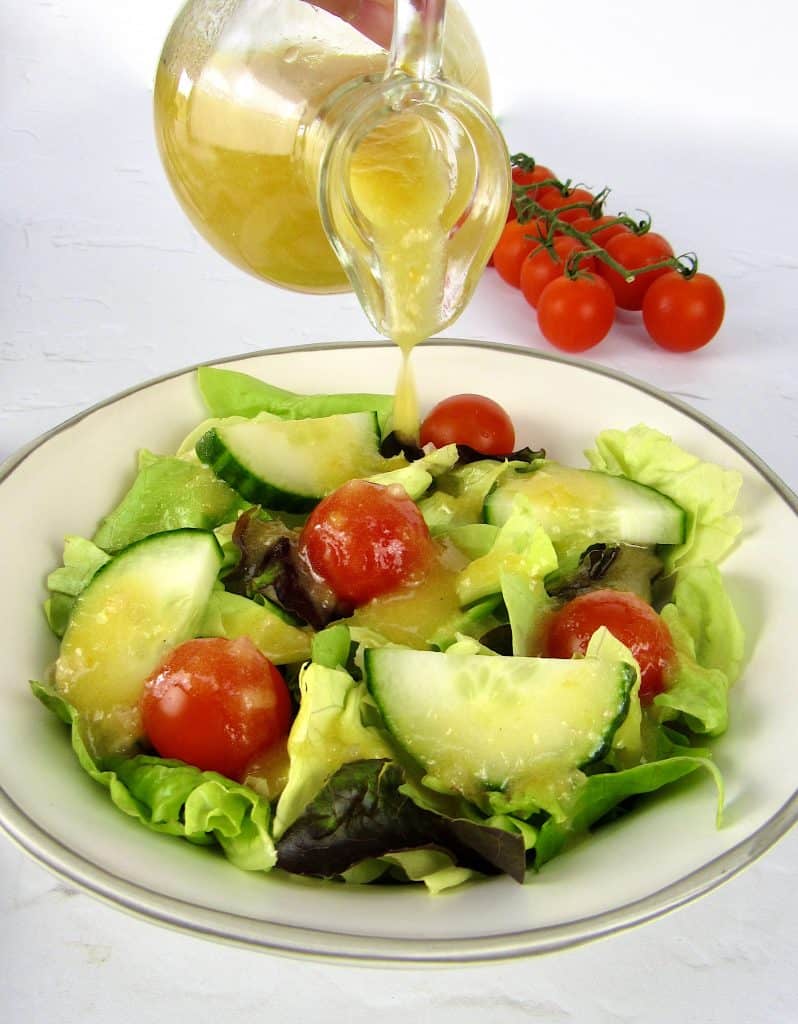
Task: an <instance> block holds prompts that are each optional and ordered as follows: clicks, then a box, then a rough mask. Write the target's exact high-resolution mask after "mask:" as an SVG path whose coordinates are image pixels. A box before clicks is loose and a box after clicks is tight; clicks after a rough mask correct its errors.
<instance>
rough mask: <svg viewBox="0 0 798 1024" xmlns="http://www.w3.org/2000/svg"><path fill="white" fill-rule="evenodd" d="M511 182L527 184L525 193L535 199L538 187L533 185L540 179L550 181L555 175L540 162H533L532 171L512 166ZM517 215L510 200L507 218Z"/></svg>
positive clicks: (513, 218)
mask: <svg viewBox="0 0 798 1024" xmlns="http://www.w3.org/2000/svg"><path fill="white" fill-rule="evenodd" d="M512 175H513V184H514V185H529V186H531V187H530V188H527V189H525V190H524V191H525V193H526V194H527V195H528V196H530V198H532V199H535V198H536V197H537V193H538V191H539V189H538V188H537V187H535V186H537V185H538V183H539V182H541V181H550V180H551V179H552V178H556V177H557V175H556V174H555V173H554V171H552V170H549V168H548V167H544V166H543V165H542V164H535V168H534V170H532V171H525V170H523V169H522V168H521V167H513V171H512ZM517 216H518V211H517V210H516V208H515V203H513V202H512V200H511V201H510V209H509V210H508V211H507V220H515V218H516V217H517Z"/></svg>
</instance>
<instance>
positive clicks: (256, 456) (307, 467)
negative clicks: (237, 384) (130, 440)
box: [196, 412, 386, 512]
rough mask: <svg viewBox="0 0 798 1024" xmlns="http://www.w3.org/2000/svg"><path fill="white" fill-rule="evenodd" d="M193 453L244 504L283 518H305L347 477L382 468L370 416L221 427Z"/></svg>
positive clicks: (258, 420)
mask: <svg viewBox="0 0 798 1024" xmlns="http://www.w3.org/2000/svg"><path fill="white" fill-rule="evenodd" d="M196 452H197V456H198V457H199V459H200V461H201V462H204V463H206V464H207V465H209V466H210V467H211V468H212V469H213V470H214V472H215V473H216V474H217V476H219V477H220V478H221V479H222V480H224V481H225V483H228V484H229V485H230V486H231V487H233V488H235V489H236V490H237V491H238V492H239V494H242V495H243V496H244V497H245V498H248V499H249V500H250V501H253V502H256V503H258V504H261V505H265V506H266V507H267V508H271V509H280V510H282V511H287V512H309V511H310V510H311V509H312V508H313V506H314V505H315V504H316V503H317V502H318V501H319V500H320V499H321V498H323V497H324V495H325V494H329V493H330V491H334V490H335V488H336V487H339V486H340V485H341V484H343V483H345V482H346V481H347V480H350V479H351V478H352V477H364V476H370V475H372V474H373V473H376V472H379V471H380V470H381V469H384V468H386V464H385V460H383V459H382V457H381V456H380V453H379V429H378V426H377V415H376V413H373V412H355V413H348V414H341V415H338V416H325V417H323V418H321V419H305V420H281V419H279V418H278V417H276V416H271V415H270V414H269V413H261V415H259V416H256V417H255V419H252V420H239V419H237V418H236V419H232V420H230V421H221V422H219V423H217V424H216V425H215V426H214V427H212V428H211V429H210V430H208V431H207V433H205V434H203V436H202V437H201V438H200V439H199V440H198V441H197V445H196Z"/></svg>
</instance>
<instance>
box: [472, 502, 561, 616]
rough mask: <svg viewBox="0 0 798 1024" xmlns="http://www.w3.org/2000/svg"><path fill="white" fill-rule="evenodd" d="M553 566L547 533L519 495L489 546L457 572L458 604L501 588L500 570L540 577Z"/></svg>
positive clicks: (551, 546) (553, 557) (544, 575)
mask: <svg viewBox="0 0 798 1024" xmlns="http://www.w3.org/2000/svg"><path fill="white" fill-rule="evenodd" d="M556 568H557V554H556V552H555V550H554V546H553V544H552V542H551V540H550V539H549V536H548V534H547V533H546V531H545V530H544V529H543V527H542V526H541V525H540V524H539V523H538V521H537V519H536V518H535V515H534V513H533V511H532V507H531V505H530V503H529V501H528V500H527V499H526V498H524V497H523V496H521V495H519V496H517V497H516V498H515V500H514V502H513V510H512V512H511V514H510V516H509V518H508V519H507V522H506V523H504V525H503V526H501V527H500V529H499V532H498V533H497V534H496V538H495V540H494V542H493V546H492V547H491V549H490V550H489V551H488V552H487V554H485V555H482V556H481V557H480V558H476V559H474V561H472V562H470V563H469V564H468V565H467V566H466V567H465V568H464V569H463V570H462V571H461V572H460V573H459V575H458V577H457V597H458V600H459V601H460V604H461V605H469V604H473V602H474V601H478V600H480V599H481V598H483V597H487V596H488V595H490V594H498V593H500V592H501V589H502V584H501V578H502V573H508V572H511V573H513V574H516V575H523V576H525V577H526V578H527V579H529V580H535V579H539V580H541V581H542V580H543V579H544V577H546V576H547V575H548V574H549V573H550V572H553V571H554V570H555V569H556Z"/></svg>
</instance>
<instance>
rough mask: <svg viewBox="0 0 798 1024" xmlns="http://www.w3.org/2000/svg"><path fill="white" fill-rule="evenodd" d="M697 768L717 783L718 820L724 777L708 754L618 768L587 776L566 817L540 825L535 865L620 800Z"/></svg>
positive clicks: (655, 788) (552, 855)
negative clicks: (623, 768)
mask: <svg viewBox="0 0 798 1024" xmlns="http://www.w3.org/2000/svg"><path fill="white" fill-rule="evenodd" d="M699 768H703V769H705V770H706V771H708V772H709V773H710V774H711V776H712V778H713V780H714V782H715V785H716V786H717V790H718V808H717V819H718V824H719V823H720V814H721V811H722V808H723V780H722V779H721V776H720V772H719V771H718V769H717V767H716V765H715V764H714V762H712V761H711V760H709V758H707V757H698V756H688V755H684V756H676V757H669V758H667V759H666V760H663V761H652V762H651V763H649V764H640V765H636V766H635V767H634V768H627V769H626V770H624V771H620V772H608V773H606V774H601V775H591V776H590V777H588V778H587V779H586V780H585V781H584V783H583V784H582V785H581V786H580V787H579V789H578V790H576V792H575V794H574V796H573V798H572V800H571V803H570V805H569V806H568V807H567V811H566V815H565V817H564V818H561V819H558V818H554V817H552V818H549V819H548V820H547V821H545V822H544V823H543V825H542V826H541V829H540V832H539V834H538V837H537V843H536V845H535V866H536V867H541V866H542V865H543V864H545V863H546V862H547V861H549V860H551V859H552V857H555V856H556V855H557V854H558V853H560V852H561V851H562V850H563V849H564V848H565V847H566V845H567V844H568V843H569V841H570V840H572V839H573V838H575V837H577V836H579V835H582V834H584V833H585V832H587V831H588V830H589V829H590V827H591V826H592V825H594V824H596V823H597V822H598V821H600V819H602V818H603V817H605V815H607V814H609V813H610V812H611V811H613V810H615V808H617V807H618V805H619V804H620V803H622V801H624V800H626V799H628V798H629V797H632V796H637V795H639V794H642V793H653V792H655V791H656V790H658V789H661V788H662V787H663V786H667V785H668V784H669V783H671V782H675V781H676V780H677V779H680V778H683V777H684V776H685V775H689V774H690V773H691V772H694V771H697V770H698V769H699Z"/></svg>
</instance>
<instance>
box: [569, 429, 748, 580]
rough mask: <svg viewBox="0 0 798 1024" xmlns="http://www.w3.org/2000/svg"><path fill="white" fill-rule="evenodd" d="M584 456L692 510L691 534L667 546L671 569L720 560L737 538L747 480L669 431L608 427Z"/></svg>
mask: <svg viewBox="0 0 798 1024" xmlns="http://www.w3.org/2000/svg"><path fill="white" fill-rule="evenodd" d="M585 455H586V456H587V459H588V461H589V463H590V465H591V467H592V468H593V469H597V470H600V471H602V472H604V473H611V474H613V475H614V476H625V477H627V478H628V479H630V480H635V481H637V482H638V483H641V484H645V485H646V486H647V487H653V488H654V489H655V490H657V491H661V492H662V494H666V495H667V496H668V497H669V498H671V499H672V500H673V501H675V502H676V504H677V505H679V506H680V507H681V508H683V509H684V511H685V513H686V514H687V537H686V540H685V542H684V543H683V544H679V545H675V546H674V547H673V548H670V549H668V550H667V551H666V554H665V564H666V571H669V572H672V571H673V570H675V569H676V568H678V567H681V566H685V565H691V564H697V563H701V562H718V561H720V560H721V559H722V558H723V556H724V555H725V554H726V553H727V552H728V551H729V550H730V548H731V547H732V545H733V544H734V543H735V540H736V539H737V536H738V534H739V533H740V530H741V529H742V524H741V522H740V518H739V516H736V515H732V509H733V508H734V504H735V502H736V500H737V495H738V493H739V490H740V486H741V484H742V477H741V476H740V474H739V473H737V472H734V471H733V470H726V469H721V467H720V466H716V465H713V464H712V463H709V462H702V461H701V459H699V458H697V457H696V456H695V455H691V454H689V453H688V452H686V451H684V450H683V449H682V448H680V447H679V446H678V445H677V444H675V443H674V442H673V441H672V440H671V439H670V438H669V437H668V436H667V435H665V434H662V433H660V432H659V431H658V430H653V429H652V428H651V427H647V426H645V425H643V424H638V425H637V426H636V427H632V428H631V429H630V430H626V431H623V430H605V431H603V432H602V433H601V434H599V436H598V437H597V438H596V447H595V450H593V451H586V452H585Z"/></svg>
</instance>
